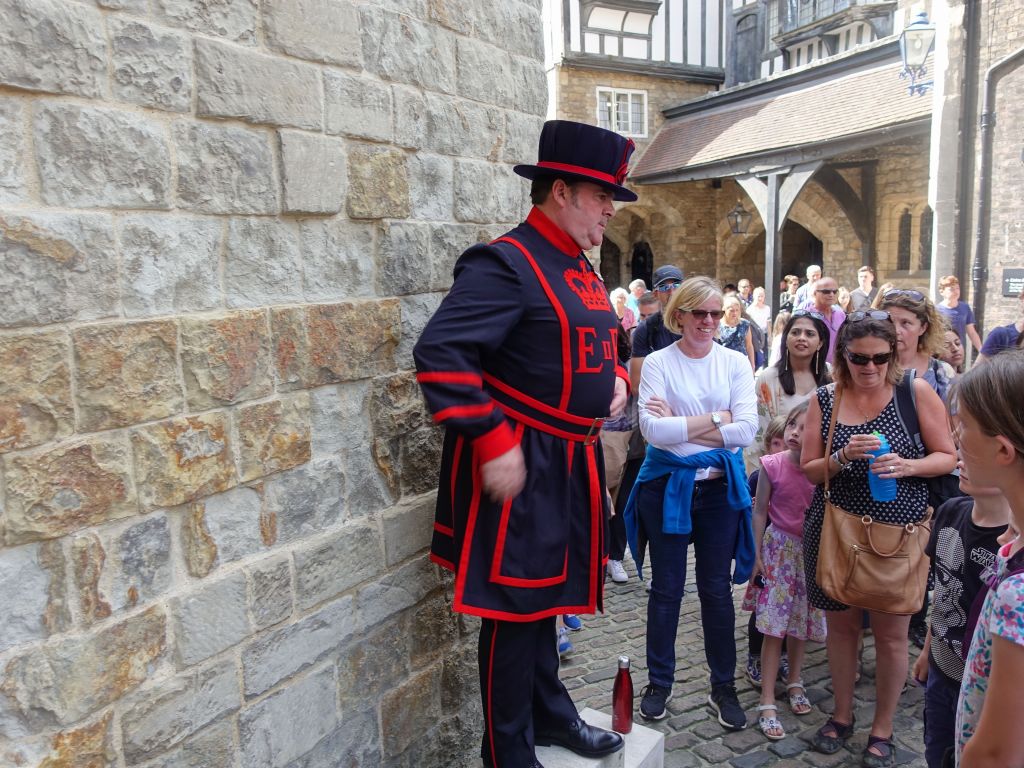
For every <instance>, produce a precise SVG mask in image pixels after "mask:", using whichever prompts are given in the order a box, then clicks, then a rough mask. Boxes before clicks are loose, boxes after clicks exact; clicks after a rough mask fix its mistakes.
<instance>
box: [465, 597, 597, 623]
mask: <svg viewBox="0 0 1024 768" xmlns="http://www.w3.org/2000/svg"><path fill="white" fill-rule="evenodd" d="M595 609H596V604H595V603H591V604H590V605H586V604H580V605H559V606H556V607H554V608H545V609H544V610H542V611H534V612H533V613H509V612H508V611H499V610H496V609H493V608H480V607H478V606H475V605H466V604H465V603H463V602H461V601H456V602H455V604H454V605H453V606H452V610H454V611H457V612H458V613H466V614H469V615H470V616H479V617H480V618H481V619H497V620H499V621H537V620H538V619H546V618H547V617H548V616H561V615H562V614H563V613H594V612H595Z"/></svg>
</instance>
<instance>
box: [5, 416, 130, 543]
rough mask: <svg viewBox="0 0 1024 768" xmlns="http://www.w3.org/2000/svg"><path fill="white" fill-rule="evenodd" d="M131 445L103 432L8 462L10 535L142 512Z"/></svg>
mask: <svg viewBox="0 0 1024 768" xmlns="http://www.w3.org/2000/svg"><path fill="white" fill-rule="evenodd" d="M130 466H131V458H130V453H129V450H128V446H127V445H126V444H125V442H124V441H123V440H122V439H120V438H119V437H117V436H116V435H104V436H102V437H95V438H92V439H90V440H88V441H83V442H78V443H74V444H71V445H59V446H57V447H55V448H50V449H48V450H44V451H37V452H31V453H18V454H13V455H11V456H9V457H7V458H6V460H5V462H4V477H5V479H6V481H7V488H6V506H7V509H6V529H7V530H6V540H7V543H8V544H18V543H22V542H28V541H37V540H39V539H53V538H58V537H60V536H65V535H67V534H69V533H72V532H74V531H77V530H79V529H80V528H85V527H87V526H90V525H98V524H100V523H104V522H107V521H109V520H116V519H118V518H122V517H129V516H130V515H134V514H135V513H136V512H137V511H138V505H137V502H136V499H135V487H134V486H133V484H132V479H131V470H130Z"/></svg>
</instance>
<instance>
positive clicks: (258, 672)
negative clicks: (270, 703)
mask: <svg viewBox="0 0 1024 768" xmlns="http://www.w3.org/2000/svg"><path fill="white" fill-rule="evenodd" d="M355 624H356V620H355V606H354V601H353V600H352V597H351V596H348V597H343V598H342V599H340V600H336V601H335V602H333V603H330V604H329V605H326V606H324V607H323V608H321V609H320V610H319V611H317V612H316V613H312V614H310V615H309V616H307V617H306V618H304V619H302V620H301V621H297V622H295V623H294V624H289V625H287V626H285V627H282V628H280V629H278V630H275V631H273V632H271V633H269V634H266V635H264V636H263V637H260V638H259V639H258V640H256V641H254V642H252V643H250V644H249V646H248V647H247V648H246V649H245V651H243V652H242V669H243V672H244V673H245V695H246V697H251V696H257V695H259V694H261V693H263V692H264V691H267V690H270V688H272V687H273V686H274V685H276V684H277V683H278V682H280V681H281V680H284V679H285V678H286V677H291V676H292V675H294V674H295V673H296V672H298V671H300V670H302V669H305V668H306V667H309V666H312V665H313V664H315V663H316V662H317V661H318V660H319V659H321V658H322V657H323V656H324V655H325V654H327V653H329V652H330V651H332V650H334V649H335V648H337V647H338V646H340V645H342V644H343V643H344V642H345V641H346V640H347V639H348V637H349V636H350V635H351V634H352V632H353V631H354V629H355Z"/></svg>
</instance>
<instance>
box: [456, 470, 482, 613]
mask: <svg viewBox="0 0 1024 768" xmlns="http://www.w3.org/2000/svg"><path fill="white" fill-rule="evenodd" d="M470 465H471V466H470V473H469V476H470V488H469V510H468V512H467V514H466V531H465V533H463V534H462V552H461V553H460V554H459V567H458V568H457V569H456V571H455V594H454V596H453V601H452V602H453V608H454V609H455V610H456V611H458V610H459V608H458V606H459V605H460V604H461V603H462V595H463V593H464V592H465V591H466V574H468V573H469V553H470V550H472V549H473V532H474V530H475V529H476V516H477V515H478V514H479V512H480V455H479V454H478V453H476V452H475V451H474V453H473V458H472V461H471V462H470Z"/></svg>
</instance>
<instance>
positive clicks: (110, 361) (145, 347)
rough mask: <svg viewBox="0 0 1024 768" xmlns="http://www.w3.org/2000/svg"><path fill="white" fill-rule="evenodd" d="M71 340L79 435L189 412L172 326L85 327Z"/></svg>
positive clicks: (154, 323)
mask: <svg viewBox="0 0 1024 768" xmlns="http://www.w3.org/2000/svg"><path fill="white" fill-rule="evenodd" d="M72 339H73V342H74V347H75V400H76V401H77V403H78V429H79V430H81V431H83V432H95V431H97V430H101V429H113V428H115V427H127V426H129V425H131V424H138V423H140V422H143V421H152V420H153V419H161V418H163V417H165V416H170V415H172V414H174V413H179V412H180V411H181V410H182V409H183V408H184V406H185V401H184V398H183V397H182V394H181V382H180V380H179V379H178V359H177V352H178V329H177V326H176V325H175V323H174V322H173V321H171V320H160V321H151V322H143V323H118V324H116V325H94V326H86V327H84V328H79V329H78V330H76V331H74V333H73V334H72Z"/></svg>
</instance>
